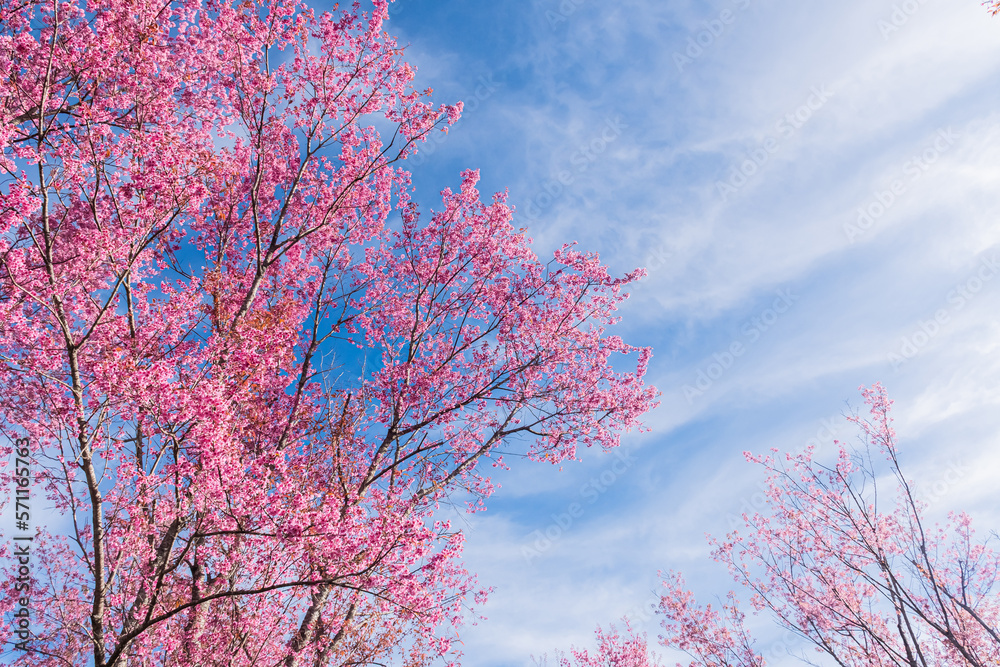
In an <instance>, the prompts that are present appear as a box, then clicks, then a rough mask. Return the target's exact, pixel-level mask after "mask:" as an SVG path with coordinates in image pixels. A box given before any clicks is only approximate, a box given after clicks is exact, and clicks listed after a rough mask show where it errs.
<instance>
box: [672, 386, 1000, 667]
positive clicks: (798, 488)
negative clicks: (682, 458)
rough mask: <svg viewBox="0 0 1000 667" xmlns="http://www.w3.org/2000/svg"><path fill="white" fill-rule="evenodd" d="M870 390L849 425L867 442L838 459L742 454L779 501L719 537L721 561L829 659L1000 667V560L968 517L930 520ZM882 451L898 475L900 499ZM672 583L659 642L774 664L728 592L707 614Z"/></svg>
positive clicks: (703, 659)
mask: <svg viewBox="0 0 1000 667" xmlns="http://www.w3.org/2000/svg"><path fill="white" fill-rule="evenodd" d="M863 393H864V397H865V402H866V403H867V404H868V406H869V408H870V411H871V417H870V418H869V419H863V418H861V417H858V416H855V417H851V418H849V420H850V421H851V422H853V423H855V424H856V425H857V426H858V427H859V428H860V429H861V432H862V436H863V439H864V442H865V446H864V447H863V448H861V449H858V450H854V449H848V448H847V447H844V446H843V445H841V446H840V448H839V452H838V458H837V461H836V463H835V464H833V465H829V466H828V465H824V464H822V463H820V462H818V461H816V460H815V459H814V458H813V451H812V450H811V449H809V450H807V451H805V452H804V453H801V454H786V455H785V456H784V457H779V456H778V455H777V450H773V453H772V455H769V456H755V455H752V454H749V453H747V454H746V456H747V459H748V460H749V461H751V462H753V463H757V464H759V465H762V466H764V467H765V468H766V469H767V471H768V473H769V476H768V478H767V481H766V496H767V499H768V506H769V507H768V510H767V511H766V513H755V514H753V515H747V514H744V515H743V521H744V522H745V524H746V528H747V530H746V532H745V533H742V532H734V533H731V534H729V535H727V536H726V539H725V540H723V541H721V542H720V541H716V540H713V543H714V545H715V553H714V556H715V558H716V559H717V560H719V561H720V562H723V563H725V564H726V565H727V566H728V568H729V570H730V572H731V573H732V574H733V576H734V577H735V578H736V580H737V581H738V582H739V583H741V584H743V585H744V586H746V587H747V588H749V589H750V591H751V592H752V596H751V598H750V603H751V605H752V607H753V608H754V610H755V611H765V610H766V611H768V612H770V614H771V615H772V616H774V617H775V619H776V620H777V621H778V623H779V625H781V626H782V627H784V628H786V629H788V630H790V631H792V632H793V633H795V634H797V635H799V636H800V637H802V638H803V639H804V640H806V642H808V643H809V644H812V645H813V646H814V647H815V649H816V651H818V652H819V653H821V654H825V655H826V656H827V657H828V659H829V660H831V661H832V662H831V664H836V665H841V666H843V667H873V666H877V667H889V666H890V665H892V666H899V667H928V666H931V665H935V666H936V665H949V666H950V665H956V666H958V665H962V666H971V667H987V666H988V665H997V664H1000V596H998V594H997V589H998V586H997V583H998V575H1000V554H998V553H997V551H996V550H994V548H992V546H991V545H990V544H989V543H988V542H987V543H985V544H983V543H980V542H979V541H977V540H976V539H975V534H974V531H973V529H972V526H971V521H970V519H969V517H968V516H967V515H966V514H964V513H952V514H950V515H949V520H948V522H947V523H946V524H945V525H933V526H932V525H930V524H929V522H928V520H927V506H926V503H924V502H922V501H921V500H919V499H918V498H917V496H916V495H915V493H914V489H913V485H912V483H911V482H910V480H908V479H907V478H906V477H905V476H904V475H903V473H902V471H901V469H900V464H899V458H898V454H897V445H896V434H895V431H894V430H893V428H892V418H891V417H890V407H891V405H892V401H890V400H889V399H888V397H887V396H886V392H885V390H884V389H883V388H882V386H881V385H879V384H876V385H875V386H874V387H872V388H871V389H866V390H864V392H863ZM838 444H839V443H838ZM879 456H881V457H882V458H884V460H885V462H886V463H887V464H888V469H889V476H890V477H891V478H892V479H894V480H895V486H896V494H895V496H894V498H892V501H891V505H890V502H888V500H887V496H886V495H885V493H884V490H883V488H882V487H883V486H884V482H883V480H884V479H885V476H883V475H881V474H880V470H879V466H877V465H876V461H877V460H878V457H879ZM890 497H891V496H890ZM665 587H666V588H667V590H668V593H667V594H666V595H664V596H663V598H662V600H661V604H660V613H661V614H662V615H663V616H664V621H663V625H664V628H665V630H666V632H665V634H664V635H663V636H662V637H661V643H662V644H664V645H665V646H669V647H672V648H677V649H681V650H683V651H685V652H687V653H688V654H689V655H690V656H691V657H692V659H693V661H692V662H691V663H690V664H691V666H692V667H723V666H725V667H762V666H763V665H764V664H765V663H764V660H763V658H762V656H761V655H760V654H759V653H758V652H757V651H756V650H755V649H754V644H753V640H752V638H751V637H750V635H749V633H748V632H747V630H746V628H745V626H744V623H743V619H744V616H743V613H742V612H741V611H740V610H739V608H738V606H737V604H736V600H735V597H734V596H733V595H732V594H730V600H729V603H728V604H724V605H723V609H722V610H721V611H719V610H716V609H713V608H712V607H711V606H705V607H701V606H698V605H697V604H696V603H695V602H694V600H693V597H692V595H691V594H690V593H689V592H687V591H686V590H685V588H684V584H683V581H682V580H681V579H680V577H679V576H677V575H673V574H671V575H668V577H667V581H665Z"/></svg>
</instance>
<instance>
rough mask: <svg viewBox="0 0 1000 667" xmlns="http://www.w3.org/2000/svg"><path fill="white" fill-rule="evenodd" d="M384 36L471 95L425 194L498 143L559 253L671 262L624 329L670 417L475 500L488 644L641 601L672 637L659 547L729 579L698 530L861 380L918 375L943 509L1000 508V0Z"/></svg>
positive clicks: (907, 421)
mask: <svg viewBox="0 0 1000 667" xmlns="http://www.w3.org/2000/svg"><path fill="white" fill-rule="evenodd" d="M389 31H390V32H391V33H393V34H395V35H397V36H398V37H399V39H400V41H401V43H403V44H409V46H408V49H407V57H408V59H409V61H410V62H412V63H413V64H414V65H415V66H416V67H417V68H418V84H419V86H420V87H424V86H430V87H432V88H434V90H435V96H436V98H437V99H438V100H440V101H454V100H457V99H461V100H464V101H465V102H466V109H467V113H466V115H465V117H464V118H463V119H462V120H461V121H460V122H459V124H458V125H457V126H456V127H455V128H453V129H452V131H451V133H450V134H449V135H448V136H447V137H446V138H443V140H442V141H440V142H437V143H435V144H434V145H433V146H428V147H426V148H425V151H424V156H423V157H422V158H420V159H419V160H418V161H417V163H416V164H414V166H413V168H414V173H415V183H416V185H417V187H418V191H419V193H420V197H421V199H422V200H423V201H424V202H425V203H426V204H433V202H434V194H435V193H436V192H437V191H438V190H440V189H441V188H443V187H445V186H452V187H454V186H455V185H456V184H457V183H458V173H459V171H460V170H461V169H463V168H468V167H476V168H480V169H481V170H482V177H483V180H482V184H481V189H482V191H483V192H484V193H486V192H489V191H492V190H501V189H504V188H509V189H510V197H511V201H512V202H513V203H514V204H515V205H517V206H518V211H519V213H518V215H519V218H520V220H521V224H523V225H524V226H527V227H529V230H530V235H531V236H532V237H533V238H534V246H535V248H536V251H537V252H538V253H539V254H540V255H542V256H547V255H548V254H549V253H550V252H551V250H552V249H553V248H555V247H557V246H558V245H560V244H561V243H563V242H565V241H570V240H575V241H579V242H580V245H581V246H582V247H583V248H584V249H587V250H593V251H597V252H599V253H600V255H601V257H602V259H604V260H605V261H606V262H608V263H609V264H610V265H611V267H612V268H613V269H614V270H615V271H617V272H618V273H624V272H626V271H628V270H630V269H631V268H634V267H636V266H646V267H647V268H648V269H649V276H648V278H647V279H645V280H644V281H643V282H642V284H640V285H638V286H636V287H635V289H633V290H632V299H631V300H630V301H629V302H628V304H627V305H626V307H625V309H624V311H623V313H622V314H623V316H624V320H623V322H622V324H621V325H620V327H619V333H621V334H622V335H623V336H624V337H626V339H627V340H629V342H632V343H635V344H641V345H651V346H653V348H654V355H655V356H654V358H653V361H652V364H651V367H650V380H651V381H652V382H653V383H654V384H655V385H656V386H657V387H659V388H660V389H661V390H662V392H663V396H662V405H661V407H660V408H659V409H658V410H657V411H656V412H654V413H652V414H651V415H649V418H648V420H647V423H648V425H649V426H650V428H651V432H649V433H646V434H641V435H633V436H630V437H628V438H626V440H625V445H624V447H623V454H624V456H622V457H619V458H616V457H615V456H613V455H610V454H602V453H599V452H589V451H588V452H583V453H582V454H581V458H582V459H583V460H582V461H581V462H578V463H570V464H566V465H564V466H563V468H562V470H558V469H554V468H548V467H544V466H537V465H536V466H531V465H529V464H519V465H515V466H514V467H513V469H512V470H511V471H509V472H508V473H505V474H504V475H502V476H501V477H500V482H501V484H502V488H501V490H500V491H499V492H498V493H497V494H496V495H495V496H494V497H493V498H492V500H491V502H490V503H489V510H488V511H487V512H486V513H484V514H481V515H477V516H475V517H473V518H471V519H469V518H466V519H458V520H459V521H463V522H464V525H466V527H467V532H468V546H467V562H468V565H469V567H470V569H472V570H474V571H476V572H478V573H479V574H480V576H481V579H482V581H483V582H484V583H486V584H489V585H492V586H495V587H496V592H495V593H494V594H493V596H492V599H491V601H490V602H489V603H488V604H487V605H486V607H485V608H484V609H483V613H484V614H485V615H486V616H488V617H489V620H488V621H485V622H482V623H480V624H479V625H476V626H469V627H466V628H465V629H464V631H463V633H462V641H463V642H464V648H465V653H466V656H465V660H464V662H465V664H466V665H470V666H472V667H500V666H505V667H506V666H515V665H526V664H530V656H531V655H532V654H534V655H536V656H537V655H540V654H542V653H544V652H546V651H551V650H552V649H555V648H563V649H565V648H568V647H569V645H571V644H576V645H588V644H589V642H590V640H591V637H592V632H593V629H594V627H595V625H596V624H598V623H602V624H607V623H610V622H613V621H615V620H616V619H617V618H620V617H621V615H622V614H625V613H631V614H632V615H633V617H634V618H635V619H636V624H637V625H638V626H639V627H640V628H642V629H645V630H647V631H648V632H649V633H650V636H651V638H652V637H655V635H656V634H657V630H658V623H657V620H656V619H655V618H654V617H652V616H650V615H648V614H642V613H637V611H638V610H640V609H642V608H643V606H646V605H648V604H649V603H650V602H651V601H652V600H653V599H654V598H653V592H654V591H655V589H656V587H657V581H658V580H657V576H656V574H657V571H658V570H660V569H677V570H681V571H684V572H685V573H686V574H687V576H688V578H689V582H690V583H691V585H692V586H693V587H694V588H695V589H696V590H697V591H698V592H699V593H700V594H703V596H704V599H706V600H711V598H712V596H714V595H719V594H723V593H724V592H725V591H726V590H727V589H728V588H729V587H730V582H729V579H728V575H727V574H726V572H725V571H724V569H723V568H722V566H720V565H717V564H715V563H713V562H712V561H711V559H710V558H709V551H710V550H709V547H708V545H707V543H706V541H705V539H704V533H705V532H712V533H715V534H721V533H723V532H724V531H725V530H727V529H728V528H729V527H730V525H729V520H730V519H731V518H732V517H734V516H735V515H737V514H739V512H740V511H741V507H746V506H751V507H752V506H753V505H754V502H755V497H754V494H755V492H756V491H757V486H756V485H757V484H758V483H759V482H760V480H761V476H760V475H759V473H758V471H757V470H756V469H755V468H754V467H752V466H750V465H749V464H747V463H745V462H744V460H743V458H742V455H741V452H742V451H744V450H748V449H749V450H754V451H763V450H765V449H767V448H769V447H772V446H776V447H781V448H783V449H796V448H798V447H801V446H803V445H804V444H806V443H807V442H810V441H812V442H813V443H814V444H816V443H820V444H822V445H823V446H825V447H827V448H829V447H830V444H831V442H832V439H833V438H835V437H836V438H839V439H843V440H847V441H850V440H852V439H853V438H854V437H855V432H854V431H853V430H852V429H851V428H849V426H848V425H846V424H845V423H844V420H843V417H842V416H841V415H842V413H843V412H845V411H846V410H847V409H849V408H848V406H854V407H857V406H858V405H859V404H861V397H860V395H859V394H858V392H857V388H858V386H859V385H861V384H865V385H870V384H871V383H873V382H875V381H878V380H881V381H882V382H883V383H884V384H885V385H886V387H887V388H888V390H889V392H890V395H891V396H892V398H894V399H895V400H896V418H897V427H898V432H899V434H900V439H901V450H902V453H903V456H904V465H905V466H906V469H907V470H908V472H909V473H910V475H911V476H912V477H913V478H915V479H916V481H917V484H918V486H920V487H921V488H923V489H924V490H925V497H926V498H927V499H929V500H930V501H931V511H932V512H943V511H945V510H947V509H957V508H964V509H967V510H970V511H971V512H972V514H973V516H974V518H975V519H976V520H977V523H978V525H979V528H980V530H981V532H982V533H985V532H988V530H991V529H996V528H998V525H997V521H996V516H997V515H998V512H997V510H998V509H1000V507H998V502H997V501H998V496H997V495H996V493H995V482H994V480H995V479H997V477H998V476H1000V456H998V454H997V453H996V452H998V451H1000V448H998V446H997V445H998V444H1000V443H998V439H1000V438H998V436H997V433H1000V428H998V427H1000V410H998V409H997V407H998V403H1000V354H998V352H1000V347H998V344H1000V316H998V313H1000V308H998V306H1000V265H998V264H997V263H996V262H997V261H998V260H1000V225H998V214H1000V204H998V199H997V197H996V192H997V186H998V184H1000V123H998V119H1000V85H998V83H1000V19H991V18H990V17H989V16H988V14H987V13H986V12H985V10H984V9H983V8H982V7H980V5H979V3H978V2H976V1H974V0H962V1H960V2H950V3H949V2H943V1H942V0H908V1H906V2H900V1H899V0H897V1H896V2H892V1H889V0H876V1H874V2H873V1H871V0H868V1H865V2H862V1H859V0H844V1H842V2H838V3H820V2H815V1H811V0H810V1H804V2H803V1H801V0H800V1H798V2H793V1H791V0H715V1H713V2H690V1H686V0H659V1H643V0H626V1H622V2H615V3H601V2H596V1H595V0H562V1H560V0H513V1H508V2H503V3H495V2H494V3H484V2H473V1H471V0H436V1H434V2H432V1H431V0H396V2H395V4H394V6H393V10H392V20H391V22H390V25H389ZM779 311H781V312H779ZM734 344H737V345H736V347H735V348H734V347H733V346H734ZM731 349H736V350H739V351H740V352H739V354H738V356H733V357H729V356H727V353H729V352H730V350H731ZM699 380H700V383H699ZM686 386H687V387H688V388H689V389H688V390H687V391H685V387H686ZM602 475H603V481H602ZM956 480H957V481H956ZM756 500H757V501H759V497H758V498H757V499H756ZM574 503H576V504H577V505H578V507H577V508H576V509H575V513H576V514H577V516H575V517H569V514H568V513H569V510H570V508H571V507H573V505H574ZM567 517H569V518H570V519H572V522H571V523H568V522H567ZM560 523H562V524H563V526H560ZM536 531H538V532H536ZM545 531H548V532H549V534H550V535H556V536H557V537H556V539H554V540H550V541H549V543H546V542H545V541H544V540H539V537H540V535H543V534H544V533H545ZM536 552H537V553H536ZM751 623H752V624H754V625H755V626H759V635H760V638H761V648H762V649H764V650H765V652H767V653H768V654H769V657H771V658H772V662H771V663H770V664H783V663H785V662H786V660H784V659H782V658H781V657H780V654H781V653H782V652H783V649H782V646H783V640H782V637H781V635H780V633H776V632H774V631H773V630H772V629H770V626H769V622H768V621H767V619H765V618H758V619H753V618H752V619H751ZM664 655H668V656H669V657H676V656H671V655H670V654H668V653H666V652H664ZM671 664H672V663H671ZM789 664H791V663H789Z"/></svg>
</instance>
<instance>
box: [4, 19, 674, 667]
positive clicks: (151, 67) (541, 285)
mask: <svg viewBox="0 0 1000 667" xmlns="http://www.w3.org/2000/svg"><path fill="white" fill-rule="evenodd" d="M373 5H374V6H373V8H372V9H371V10H370V11H368V12H364V11H362V8H361V7H360V5H359V4H357V3H355V4H354V5H353V6H351V7H348V8H346V9H338V10H336V12H335V13H329V12H328V13H322V14H319V13H317V12H314V11H313V10H311V9H309V8H308V7H306V6H304V5H302V4H299V3H298V2H295V1H294V0H273V1H259V0H238V1H237V0H164V1H163V2H152V1H151V0H93V1H91V0H68V1H63V0H52V1H51V2H49V1H48V0H16V1H15V0H0V91H2V92H0V146H2V155H0V169H2V170H3V174H4V177H3V179H4V180H3V183H2V186H0V359H2V366H0V427H2V429H3V431H4V434H5V436H6V437H7V438H9V439H10V440H11V441H13V440H14V439H16V438H27V445H26V447H28V449H29V450H30V452H29V454H30V455H29V456H28V459H30V462H31V466H32V468H33V470H32V474H33V477H34V480H35V484H36V488H35V490H34V495H33V496H32V500H31V510H32V512H31V513H32V519H33V521H35V524H36V525H34V527H33V528H32V529H31V533H30V537H32V540H33V541H31V547H30V548H31V563H32V566H31V567H32V569H31V576H30V612H31V616H30V641H28V642H27V646H28V647H30V649H31V650H30V651H28V652H22V651H20V650H18V649H19V648H24V646H18V643H19V642H21V641H23V640H24V638H23V637H19V636H18V634H17V632H15V627H14V626H13V625H12V624H11V623H5V624H4V627H3V630H2V633H3V640H4V642H5V644H4V646H5V648H6V649H7V650H8V653H9V654H10V655H13V657H14V658H16V660H17V664H23V665H46V666H49V665H51V666H56V665H93V666H94V667H111V666H115V667H124V666H126V665H127V666H129V667H140V666H141V667H146V666H150V667H152V666H154V665H162V666H168V665H169V666H171V667H173V666H177V667H182V666H183V667H186V666H199V667H204V666H209V665H228V666H231V667H240V666H250V665H268V666H274V667H277V666H283V667H296V666H304V665H316V666H324V665H348V664H351V665H364V664H381V663H384V662H386V661H387V660H389V659H393V660H395V661H397V662H400V663H401V664H406V665H414V666H415V665H421V664H424V663H426V662H427V661H428V660H430V659H433V658H436V657H440V656H447V655H452V654H454V653H455V650H454V648H453V646H452V640H453V639H454V636H455V635H454V628H455V626H457V625H458V624H459V623H460V621H461V617H462V614H463V613H464V611H465V609H466V608H467V607H468V606H470V605H472V604H474V603H475V602H476V601H479V600H481V599H482V595H484V592H483V591H482V590H480V588H479V587H478V585H477V584H476V582H475V580H474V578H473V577H472V576H471V575H470V574H469V573H467V572H466V571H465V570H464V569H463V568H462V566H461V563H460V560H459V556H460V553H461V547H462V534H461V532H460V531H458V530H455V529H454V528H452V527H451V526H450V524H449V523H448V522H447V521H444V520H442V519H441V512H440V508H441V506H442V503H452V502H456V501H467V502H468V504H469V507H470V509H473V510H475V509H477V508H479V507H481V506H482V502H483V500H484V499H485V498H486V497H487V496H489V495H490V493H491V492H492V491H493V485H492V484H491V482H490V479H489V476H488V471H489V468H490V466H493V467H502V466H504V462H503V456H502V454H503V452H513V453H514V454H518V455H522V456H526V457H527V458H529V459H533V460H537V461H549V462H553V463H554V462H559V461H563V460H566V459H571V458H573V457H574V456H575V454H576V448H577V447H578V446H591V445H597V446H600V447H604V448H611V447H615V446H616V445H618V443H619V437H620V435H621V434H622V433H623V432H625V431H627V430H628V429H632V428H636V427H638V426H639V422H638V419H639V417H640V416H641V415H642V414H643V413H644V412H646V411H647V410H649V409H650V408H651V407H652V406H653V405H654V403H655V391H654V390H653V388H651V387H648V386H645V385H644V383H643V376H644V374H645V370H646V365H647V362H648V359H649V356H650V353H649V350H647V349H638V348H635V347H632V346H630V345H628V344H626V343H625V342H623V341H622V340H621V339H620V338H618V337H616V336H612V335H608V334H607V333H606V327H607V326H609V325H611V324H613V323H614V322H615V316H614V313H615V310H616V308H617V306H618V305H619V304H620V302H621V301H622V300H623V299H624V298H626V296H627V295H626V294H625V293H624V291H623V289H624V288H625V286H626V285H627V284H628V283H629V282H630V281H632V280H635V279H636V278H638V277H640V276H641V275H642V274H641V272H640V271H636V272H633V273H630V274H629V275H627V276H625V277H623V278H614V277H612V276H610V275H609V274H608V273H607V271H606V270H605V268H604V267H603V266H602V265H601V263H600V262H599V260H598V258H597V257H596V256H595V255H591V254H586V253H583V252H580V251H578V250H576V249H575V248H574V247H573V246H565V247H563V248H561V249H560V250H558V251H556V252H555V253H554V255H553V257H552V259H551V260H549V261H548V262H546V263H543V262H540V261H539V260H538V258H537V257H536V256H535V254H534V253H533V252H532V251H531V249H530V247H529V240H528V239H527V238H526V237H525V235H524V230H518V229H515V228H514V227H513V226H512V224H511V219H512V211H511V208H510V207H509V206H508V205H507V204H506V202H505V197H504V195H502V194H501V195H496V196H494V197H493V198H492V200H491V201H488V202H485V203H484V202H482V201H481V200H480V196H479V193H478V191H477V189H476V184H477V179H478V173H477V172H475V171H466V172H464V173H463V174H462V175H461V182H460V186H459V187H458V189H457V190H454V191H453V190H451V189H445V190H444V191H443V192H442V195H441V197H442V201H441V206H440V208H439V209H438V210H437V211H436V212H433V213H432V215H430V216H422V215H421V213H420V211H419V209H418V207H417V205H416V203H415V202H414V201H413V200H412V199H411V196H412V191H411V186H410V181H409V174H408V173H407V171H406V170H405V169H404V168H403V167H404V165H405V160H406V158H407V157H408V156H410V155H412V154H413V152H414V151H415V150H417V148H418V145H419V143H420V142H421V141H422V140H423V139H424V138H425V137H426V136H427V135H428V133H430V132H433V131H443V130H446V129H447V126H448V125H449V124H450V123H452V122H454V121H455V120H456V119H457V118H458V116H459V114H460V112H461V104H457V105H454V106H447V105H444V106H433V105H432V104H431V102H430V101H429V97H428V95H429V91H425V92H423V93H421V92H417V91H415V90H413V89H412V82H413V78H414V70H413V68H412V67H410V66H409V65H408V64H407V63H406V62H405V61H404V60H403V57H402V52H401V50H400V49H399V47H398V46H397V45H396V44H395V42H394V41H393V39H392V38H390V37H389V36H388V35H387V34H386V32H385V30H384V25H383V21H384V20H385V19H386V17H387V2H386V0H375V1H374V3H373ZM627 364H632V365H631V366H630V368H631V369H632V370H628V368H627V366H626V365H627ZM0 449H2V451H0V454H2V455H3V460H4V461H7V459H8V458H9V455H10V453H11V446H10V444H9V442H6V441H5V443H4V444H3V445H2V448H0ZM11 473H12V471H11V470H10V469H9V468H8V469H5V470H4V481H5V482H8V483H9V481H10V479H11ZM46 505H47V506H49V507H50V508H51V509H52V510H53V511H54V512H55V513H56V514H55V515H51V514H46V515H45V516H44V518H45V521H44V522H42V521H41V519H42V518H43V517H42V516H41V515H40V514H39V512H40V511H41V509H42V507H43V506H46ZM23 535H28V534H27V533H24V534H23ZM8 541H9V540H7V539H6V537H5V539H4V544H6V543H7V542H8ZM5 548H6V547H5ZM2 556H4V558H3V561H4V567H6V568H7V570H6V572H5V575H7V576H5V578H4V585H3V588H2V591H3V597H2V606H3V611H4V612H6V614H7V616H6V618H7V620H10V619H11V616H10V612H11V610H12V609H13V608H14V607H15V605H17V604H19V596H23V595H25V593H23V592H19V591H18V590H17V589H16V588H15V586H14V583H13V582H14V577H13V574H14V573H13V571H12V570H11V569H10V568H11V567H13V566H12V565H11V564H10V562H11V559H10V558H9V556H10V554H9V551H8V553H5V554H2Z"/></svg>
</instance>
